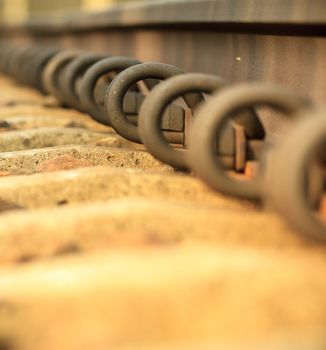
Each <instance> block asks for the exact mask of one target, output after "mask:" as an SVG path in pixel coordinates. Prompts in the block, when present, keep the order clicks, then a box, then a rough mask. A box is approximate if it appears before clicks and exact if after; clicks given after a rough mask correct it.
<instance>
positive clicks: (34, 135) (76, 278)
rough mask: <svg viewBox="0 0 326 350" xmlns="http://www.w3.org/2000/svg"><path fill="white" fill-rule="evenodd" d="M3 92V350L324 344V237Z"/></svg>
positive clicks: (64, 113)
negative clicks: (314, 237) (317, 238)
mask: <svg viewBox="0 0 326 350" xmlns="http://www.w3.org/2000/svg"><path fill="white" fill-rule="evenodd" d="M1 90H2V91H3V92H4V94H3V95H2V97H1V99H0V104H1V106H2V107H1V108H0V118H1V125H2V129H1V134H0V138H1V145H0V147H1V155H0V158H1V160H0V169H1V178H0V188H1V195H0V198H1V202H2V203H1V211H2V213H1V221H0V252H1V253H0V266H1V269H0V344H1V349H31V348H33V349H55V348H56V349H57V348H60V349H81V348H97V349H104V348H112V349H129V348H132V349H147V348H148V349H174V348H175V349H195V348H198V347H199V348H201V349H204V348H207V349H211V348H214V347H215V346H216V345H218V346H221V344H222V345H223V347H224V348H226V349H228V348H230V349H237V348H242V349H243V348H248V349H249V348H250V349H253V348H257V349H258V348H260V347H261V346H264V347H265V345H266V344H270V346H271V348H273V349H286V348H294V347H296V348H304V349H305V348H314V349H319V348H320V349H322V348H323V346H324V345H325V334H326V329H325V327H326V301H325V294H326V281H325V279H324V278H323V277H324V273H325V270H326V258H325V247H324V246H323V245H320V244H318V243H315V242H313V241H309V240H307V239H305V238H303V237H302V236H301V235H300V234H298V233H297V232H295V231H294V230H292V229H291V228H289V226H288V224H287V223H286V222H285V221H284V220H283V219H282V218H280V217H279V216H277V215H275V214H272V213H269V212H266V211H263V210H262V209H260V208H259V207H257V206H256V205H254V204H252V203H250V202H247V201H240V200H235V199H230V198H229V197H226V196H224V195H222V194H218V193H216V192H214V191H213V190H211V189H209V188H208V187H207V186H206V185H205V184H203V183H202V182H200V180H199V179H197V178H196V177H194V176H192V175H187V174H184V173H180V172H176V171H175V170H174V169H173V168H171V167H169V166H167V165H164V164H162V163H160V162H159V161H157V160H155V159H154V158H153V157H152V156H151V155H150V154H149V153H148V152H146V151H145V150H144V149H141V148H142V147H141V146H138V147H136V146H135V145H134V144H133V143H128V142H127V141H126V140H123V139H122V138H121V137H119V136H118V135H117V134H115V133H113V131H112V129H111V128H110V127H106V126H103V125H100V124H96V123H95V122H92V121H91V119H90V118H89V117H88V116H87V115H85V114H83V113H80V112H76V111H74V110H71V109H66V108H60V107H58V106H56V105H55V104H54V105H52V106H51V105H50V106H49V101H48V98H46V97H44V96H43V95H41V94H38V93H37V92H36V91H35V90H32V89H26V88H25V87H22V86H20V85H18V84H16V83H14V82H13V81H11V80H10V79H8V78H5V77H1ZM7 90H8V91H10V92H11V94H6V91H7ZM12 96H14V100H15V101H12ZM135 148H136V149H135ZM137 148H138V149H137Z"/></svg>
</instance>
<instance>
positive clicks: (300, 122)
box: [0, 42, 326, 242]
mask: <svg viewBox="0 0 326 350" xmlns="http://www.w3.org/2000/svg"><path fill="white" fill-rule="evenodd" d="M0 49H1V55H0V70H1V72H2V73H4V74H7V75H10V76H12V77H13V78H15V79H16V80H17V81H19V82H21V83H23V84H27V85H30V86H32V87H34V88H36V89H39V90H40V91H41V92H43V93H44V94H50V95H53V96H55V97H56V98H57V99H58V100H59V101H60V103H62V105H63V106H67V107H71V108H75V109H77V110H79V111H82V112H86V113H88V114H89V115H90V116H91V117H92V118H93V119H95V120H96V121H97V122H99V123H102V124H105V125H108V126H111V127H112V128H113V129H114V130H115V131H116V132H117V133H118V134H119V135H121V136H123V137H124V138H126V139H128V140H130V141H133V142H136V143H142V144H144V146H145V147H146V149H147V150H148V151H149V152H150V153H151V154H152V155H153V156H154V157H155V158H157V159H159V160H160V161H162V162H164V163H167V164H169V165H171V166H173V167H174V168H176V169H178V170H182V171H191V172H193V173H194V174H195V175H196V176H198V177H199V178H200V179H202V180H203V181H204V182H205V183H207V184H208V185H209V186H210V187H211V188H213V189H214V190H216V191H219V192H221V193H223V194H225V195H229V196H234V197H237V198H241V199H246V200H250V201H255V202H259V203H261V204H262V205H268V207H270V208H273V209H274V210H276V211H278V212H279V213H281V214H282V215H283V216H284V217H285V218H286V219H287V220H288V221H289V222H290V223H291V224H292V226H294V227H295V228H296V229H297V230H298V231H299V232H301V233H303V234H304V235H306V236H307V237H310V238H313V239H317V240H319V241H324V242H326V210H325V206H326V181H325V169H326V166H325V165H326V154H325V150H326V109H325V107H323V106H319V105H316V104H314V103H313V102H311V101H310V100H308V99H306V98H303V97H302V96H299V95H297V94H296V93H293V92H292V91H288V90H287V89H284V88H282V87H280V86H275V85H271V84H267V83H257V82H254V83H241V84H234V85H229V84H227V82H226V81H224V79H222V78H220V77H218V76H215V75H209V74H200V73H184V72H183V71H182V70H181V69H179V68H177V67H175V66H172V65H168V64H164V63H159V62H148V63H144V62H141V61H138V60H136V59H134V58H129V57H116V56H114V57H112V56H110V55H105V54H96V53H89V52H85V51H82V50H79V49H71V48H70V49H62V48H61V49H60V48H53V47H44V46H38V45H35V44H32V45H28V46H21V45H20V46H17V45H13V44H10V43H7V42H3V43H1V44H0ZM260 107H268V108H270V109H272V110H276V111H277V112H278V113H280V112H281V113H282V114H283V115H284V116H285V117H286V118H288V119H291V120H292V121H291V124H290V125H291V127H290V128H289V129H288V130H287V131H286V135H284V136H283V137H278V138H273V137H270V135H269V134H268V133H267V132H266V130H265V128H264V126H263V124H262V122H261V118H260V117H259V114H258V108H260Z"/></svg>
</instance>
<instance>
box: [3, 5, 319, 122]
mask: <svg viewBox="0 0 326 350" xmlns="http://www.w3.org/2000/svg"><path fill="white" fill-rule="evenodd" d="M325 13H326V10H325V2H324V1H323V0H314V1H309V0H299V1H298V0H287V1H279V0H277V1H272V2H271V1H268V0H264V1H261V0H259V1H258V0H245V1H243V0H238V1H236V0H234V1H226V0H223V1H217V0H209V1H205V0H200V1H198V0H196V1H169V2H164V1H163V2H161V3H158V4H157V3H156V2H155V3H153V4H152V3H150V2H147V3H146V4H143V5H130V7H128V6H126V7H121V8H120V7H118V8H116V9H112V10H109V11H107V12H106V13H101V14H98V15H86V16H85V17H83V16H80V14H78V16H75V17H71V16H68V17H67V18H63V19H56V20H54V21H53V23H51V21H49V20H48V19H46V21H42V20H40V21H34V22H32V23H29V24H28V23H26V24H25V25H24V26H22V27H20V28H16V29H15V28H12V27H7V28H3V29H2V33H4V35H5V36H6V37H7V38H8V37H11V40H12V41H16V42H18V43H19V42H24V41H25V42H26V41H30V40H34V41H35V40H36V41H38V42H40V43H47V44H53V45H55V44H59V45H60V46H62V47H68V48H71V47H77V48H78V47H83V48H84V49H85V50H92V51H94V52H99V53H100V52H104V53H105V52H110V53H111V54H112V55H115V56H121V55H123V56H129V57H135V58H137V59H138V60H141V61H145V62H146V61H160V62H164V63H168V64H173V65H176V66H178V67H180V68H181V69H183V70H184V71H186V72H193V71H194V72H202V73H210V74H216V75H218V76H221V77H223V78H225V79H226V80H227V81H230V82H239V81H247V80H253V81H257V80H259V81H269V82H274V83H277V84H281V85H284V86H286V87H289V88H293V89H295V90H296V91H297V92H298V93H301V94H304V95H307V96H310V97H313V98H314V99H315V100H317V101H319V102H321V101H325V97H326V96H325V91H326V85H325V84H326V79H325V68H324V57H325V55H326V40H325V34H326V30H325V23H326V19H325ZM172 22H173V23H174V24H175V25H171V24H172ZM144 27H145V28H144ZM81 29H85V30H84V31H83V34H82V35H79V33H80V32H81ZM303 47H304V48H305V50H302V48H303ZM299 53H300V54H299ZM307 67H309V68H307ZM307 69H309V74H308V73H307ZM270 123H271V124H272V126H273V125H275V123H273V122H270Z"/></svg>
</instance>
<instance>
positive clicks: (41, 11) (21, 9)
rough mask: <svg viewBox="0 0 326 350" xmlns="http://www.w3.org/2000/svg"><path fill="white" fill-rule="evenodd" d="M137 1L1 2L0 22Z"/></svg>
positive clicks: (7, 0)
mask: <svg viewBox="0 0 326 350" xmlns="http://www.w3.org/2000/svg"><path fill="white" fill-rule="evenodd" d="M135 1H137V0H0V20H1V21H2V22H14V23H16V22H21V21H25V20H27V19H28V18H29V17H30V16H40V15H41V16H42V15H47V14H52V13H53V14H56V15H58V14H60V13H65V12H70V11H98V10H101V9H105V8H107V7H109V6H113V5H116V4H122V3H127V2H135ZM138 1H139V0H138ZM142 1H144V0H142ZM145 1H146V0H145ZM147 1H155V0H147Z"/></svg>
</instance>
